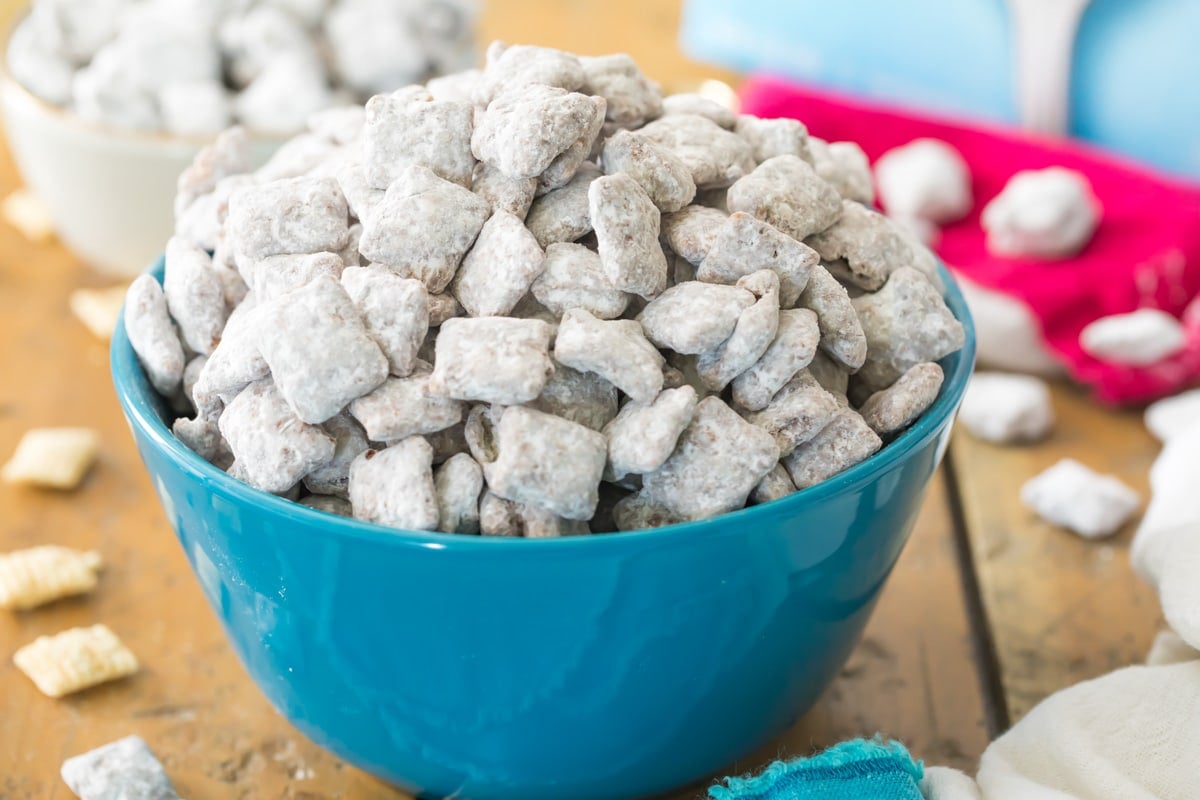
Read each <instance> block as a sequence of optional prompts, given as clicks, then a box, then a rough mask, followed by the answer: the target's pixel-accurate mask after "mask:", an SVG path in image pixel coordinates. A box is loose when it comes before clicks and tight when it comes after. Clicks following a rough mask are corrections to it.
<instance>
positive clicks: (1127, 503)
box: [1021, 458, 1141, 539]
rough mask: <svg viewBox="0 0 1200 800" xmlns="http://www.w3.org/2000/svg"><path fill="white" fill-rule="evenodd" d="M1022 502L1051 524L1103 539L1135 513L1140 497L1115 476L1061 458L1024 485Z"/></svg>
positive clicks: (1070, 459) (1073, 460) (1072, 460)
mask: <svg viewBox="0 0 1200 800" xmlns="http://www.w3.org/2000/svg"><path fill="white" fill-rule="evenodd" d="M1021 503H1022V504H1023V505H1025V506H1026V507H1028V508H1030V509H1031V510H1033V511H1034V512H1036V513H1037V515H1038V516H1039V517H1041V518H1042V519H1044V520H1046V521H1047V522H1049V523H1051V524H1053V525H1058V526H1061V527H1063V528H1066V529H1067V530H1070V531H1074V532H1075V533H1077V534H1079V535H1080V536H1083V537H1084V538H1086V539H1102V538H1104V537H1107V536H1112V535H1113V534H1114V533H1116V532H1117V531H1118V530H1120V529H1121V526H1122V525H1124V524H1125V523H1126V522H1127V521H1128V520H1129V518H1130V517H1132V516H1133V515H1134V514H1136V513H1137V510H1138V506H1140V505H1141V498H1140V497H1138V493H1137V492H1136V491H1134V490H1133V489H1131V488H1130V487H1129V486H1126V485H1125V484H1124V483H1122V482H1121V481H1120V480H1119V479H1118V478H1117V477H1116V476H1115V475H1104V474H1101V473H1099V472H1096V471H1094V470H1092V469H1090V468H1089V467H1087V466H1085V465H1083V464H1081V463H1079V462H1078V461H1076V460H1075V459H1072V458H1064V459H1062V460H1061V461H1059V462H1058V463H1056V464H1055V465H1054V466H1052V467H1050V468H1049V469H1047V470H1045V471H1043V472H1041V473H1039V474H1038V475H1035V476H1034V477H1032V478H1030V479H1029V480H1028V481H1026V482H1025V484H1024V485H1023V486H1022V487H1021Z"/></svg>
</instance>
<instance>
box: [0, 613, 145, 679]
mask: <svg viewBox="0 0 1200 800" xmlns="http://www.w3.org/2000/svg"><path fill="white" fill-rule="evenodd" d="M13 663H14V664H16V665H17V668H18V669H20V670H21V672H24V673H25V675H26V676H28V677H29V679H30V680H32V681H33V682H34V684H35V685H36V686H37V688H38V690H39V691H41V693H42V694H44V695H46V696H47V697H62V696H63V695H67V694H71V693H73V692H78V691H81V690H83V689H87V688H90V687H92V686H96V685H98V684H101V683H107V682H109V681H115V680H117V679H119V678H124V677H127V676H129V675H132V674H134V673H135V672H137V671H138V661H137V657H136V656H134V654H133V653H132V652H130V650H129V648H127V647H126V646H125V645H124V644H122V643H121V640H120V639H118V638H117V635H116V634H115V633H113V632H112V631H111V630H109V629H108V628H107V627H106V626H104V625H93V626H91V627H90V628H71V629H70V630H66V631H63V632H62V633H58V634H55V635H54V636H39V637H38V638H37V639H35V640H34V641H33V642H31V643H30V644H27V645H25V646H24V647H22V648H21V649H20V650H18V651H17V652H16V654H15V655H13Z"/></svg>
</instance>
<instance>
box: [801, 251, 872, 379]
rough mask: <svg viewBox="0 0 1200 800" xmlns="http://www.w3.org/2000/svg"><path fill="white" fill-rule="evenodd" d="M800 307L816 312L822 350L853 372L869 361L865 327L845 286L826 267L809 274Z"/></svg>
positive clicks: (819, 266)
mask: <svg viewBox="0 0 1200 800" xmlns="http://www.w3.org/2000/svg"><path fill="white" fill-rule="evenodd" d="M800 305H801V306H803V307H804V308H808V309H811V310H812V311H814V312H816V314H817V325H818V326H819V327H820V329H821V349H822V350H823V351H825V352H826V353H828V354H829V355H830V356H832V357H833V358H834V360H836V361H837V362H838V363H839V364H842V365H843V366H845V367H847V368H849V369H850V370H856V369H858V368H859V367H861V366H862V365H863V362H864V361H866V359H867V338H866V335H865V334H864V333H863V326H862V324H861V323H860V322H859V319H858V314H857V313H856V312H855V308H854V306H853V304H852V303H851V302H850V295H849V294H848V293H847V292H846V289H845V287H844V286H842V285H841V284H840V283H838V282H837V279H836V278H834V277H833V276H832V275H830V274H829V270H827V269H825V267H823V266H821V265H817V266H815V267H813V269H812V272H811V273H809V277H808V285H806V286H805V287H804V291H803V292H802V293H801V295H800Z"/></svg>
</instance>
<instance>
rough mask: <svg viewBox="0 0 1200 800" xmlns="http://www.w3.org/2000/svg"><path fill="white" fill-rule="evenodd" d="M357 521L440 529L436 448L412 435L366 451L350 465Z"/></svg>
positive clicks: (415, 528)
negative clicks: (434, 472) (434, 466)
mask: <svg viewBox="0 0 1200 800" xmlns="http://www.w3.org/2000/svg"><path fill="white" fill-rule="evenodd" d="M350 505H351V506H353V508H354V518H355V519H360V520H363V521H364V522H375V523H378V524H380V525H387V526H388V527H392V528H404V529H406V530H414V531H432V530H436V529H437V526H438V501H437V490H436V489H435V488H434V484H433V448H432V447H430V446H429V442H427V441H425V440H424V439H422V438H421V437H420V436H411V437H409V438H407V439H404V440H402V441H399V442H396V443H395V444H393V445H390V446H388V447H386V448H384V449H383V450H367V451H366V452H364V453H362V454H361V455H359V456H358V458H356V459H354V462H353V463H351V465H350Z"/></svg>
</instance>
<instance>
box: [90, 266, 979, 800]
mask: <svg viewBox="0 0 1200 800" xmlns="http://www.w3.org/2000/svg"><path fill="white" fill-rule="evenodd" d="M154 275H155V276H156V277H157V278H159V279H161V276H162V261H161V260H160V261H159V263H158V265H157V267H156V268H155V271H154ZM944 277H946V279H947V283H950V281H949V277H948V276H944ZM947 300H948V302H949V304H950V307H951V309H952V310H953V311H954V313H955V314H956V315H957V316H958V318H959V319H961V320H962V321H963V323H964V325H965V326H966V328H967V343H966V347H965V348H964V349H963V350H962V351H961V352H959V353H957V354H955V355H952V356H950V357H948V358H946V359H945V360H944V361H943V366H944V368H945V370H946V382H945V385H944V387H943V389H942V394H941V396H940V397H939V399H938V400H937V402H936V404H935V405H934V406H933V407H932V408H931V409H930V410H929V411H928V412H927V413H926V414H925V415H924V416H923V417H922V418H921V419H920V420H919V421H918V422H917V424H916V425H914V426H913V427H912V428H911V429H910V430H908V431H906V432H905V433H903V434H902V435H901V436H900V437H899V438H898V439H897V440H896V441H894V442H893V443H891V444H890V445H888V446H887V447H886V448H885V449H884V450H883V451H882V452H881V453H879V454H877V455H875V456H874V457H872V458H870V459H868V460H867V461H865V462H863V463H862V464H859V465H858V466H856V467H853V468H852V469H850V470H848V471H846V472H845V473H843V474H842V475H839V476H837V477H835V478H833V479H832V480H829V481H827V482H825V483H823V484H821V485H819V486H816V487H813V488H811V489H807V490H805V491H802V492H798V493H796V494H794V495H792V496H791V497H787V498H784V499H783V500H780V501H777V502H774V503H769V504H767V505H763V506H757V507H754V508H750V509H746V510H743V511H739V512H737V513H734V514H729V515H727V516H724V517H721V518H719V519H715V520H710V521H706V522H697V523H691V524H687V525H678V526H674V527H671V528H665V529H660V530H653V531H645V532H640V533H623V534H611V535H598V536H590V537H589V536H585V537H574V538H565V539H545V540H522V539H517V540H513V539H497V538H483V537H478V536H456V535H446V534H436V533H419V532H407V531H396V530H391V529H388V528H382V527H377V526H374V525H367V524H364V523H360V522H356V521H354V520H347V519H343V518H341V517H334V516H331V515H327V514H323V513H321V512H317V511H313V510H311V509H308V508H306V507H304V506H301V505H298V504H296V503H291V502H288V501H286V500H282V499H280V498H278V497H275V496H273V495H269V494H265V493H263V492H259V491H257V490H255V489H252V488H250V487H249V486H247V485H245V484H243V483H240V482H238V481H236V480H234V479H232V478H230V477H229V476H227V475H226V474H225V473H223V472H221V471H219V470H217V469H216V468H214V467H212V466H210V465H209V464H208V463H207V462H205V461H203V460H202V459H201V458H199V457H198V456H196V455H195V454H194V453H192V452H191V451H190V450H188V449H187V448H186V447H184V446H183V445H182V444H181V443H180V442H179V441H178V440H177V439H176V438H175V437H174V436H173V435H172V434H171V431H170V430H169V428H168V427H167V425H166V423H165V421H166V420H167V419H169V414H168V413H167V411H166V409H165V408H164V406H163V403H162V401H161V400H160V398H159V397H158V395H157V394H156V393H155V392H154V390H153V389H152V388H151V387H150V385H149V383H148V381H147V380H146V377H145V375H144V373H143V372H142V369H141V367H140V366H139V364H138V362H137V359H136V357H135V356H134V353H133V349H132V348H131V347H130V345H129V339H128V338H127V337H126V335H125V330H124V326H123V325H118V326H117V330H116V333H115V334H114V336H113V341H112V373H113V382H114V384H115V386H116V390H117V395H118V397H119V399H120V402H121V407H122V409H123V411H124V413H125V416H126V418H127V419H128V421H129V425H130V428H131V430H132V431H133V435H134V439H135V440H136V442H137V446H138V450H139V451H140V453H141V456H142V460H143V462H144V463H145V465H146V469H147V471H148V472H149V473H150V478H151V481H152V483H153V485H154V487H155V489H156V491H157V492H158V495H159V498H160V499H161V501H162V504H163V508H164V510H165V511H166V514H167V519H168V520H169V521H170V523H171V525H172V526H173V527H174V529H175V532H176V534H177V535H178V537H179V542H180V544H181V545H182V547H183V549H184V552H185V553H186V554H187V557H188V560H189V561H190V562H191V565H192V568H193V570H194V571H195V573H196V577H197V578H198V579H199V581H200V584H201V586H202V587H203V589H204V594H205V596H206V597H207V598H208V602H209V603H210V605H211V606H212V609H213V611H215V612H216V614H217V616H218V618H219V619H220V620H221V623H222V625H223V626H224V628H225V632H226V634H227V636H228V638H229V641H230V643H231V644H232V645H233V649H234V651H235V652H236V653H237V655H238V657H239V658H240V659H241V662H242V664H244V665H245V667H246V669H247V670H248V671H249V673H250V676H251V677H252V678H253V679H254V681H255V683H257V684H258V686H259V688H261V689H262V691H263V693H264V694H265V695H266V696H267V698H268V699H269V700H270V701H271V703H272V704H273V705H274V706H275V708H277V709H278V710H279V711H280V713H282V714H283V715H284V716H285V717H287V718H288V720H290V721H291V722H292V723H293V724H294V725H295V726H296V727H297V728H299V729H300V730H301V731H302V732H304V733H305V734H306V735H308V736H309V737H310V738H311V739H312V740H313V741H315V742H317V743H318V744H320V745H321V746H323V747H326V748H328V749H329V750H331V751H332V752H334V753H336V754H337V755H338V756H339V757H340V758H342V759H344V760H345V761H347V762H349V763H351V764H354V765H356V766H358V767H361V768H362V769H364V770H366V771H368V772H370V773H373V774H375V775H377V776H379V777H380V778H382V779H383V780H386V781H389V782H392V783H394V784H396V785H398V786H401V787H403V788H404V789H406V790H408V791H410V792H413V793H418V794H421V795H422V796H426V797H451V796H453V797H456V798H463V800H469V799H471V798H475V800H588V799H589V798H594V800H614V799H615V798H632V797H644V796H648V795H653V794H656V793H661V792H665V791H667V790H669V789H672V788H675V787H679V786H682V785H684V784H688V783H690V782H694V781H697V780H700V779H703V778H704V777H706V776H709V775H711V774H712V773H713V772H714V771H715V770H717V769H719V768H721V767H722V766H725V765H727V764H729V763H730V762H732V761H733V760H734V759H736V758H738V757H739V756H741V755H744V754H745V753H747V752H749V751H750V750H751V749H753V748H754V747H755V746H757V745H759V744H761V743H763V742H764V741H766V740H768V739H769V738H770V737H772V736H774V735H776V734H778V733H780V732H781V731H783V730H784V729H785V728H787V727H788V726H789V725H791V724H792V723H793V722H794V721H795V720H796V719H797V718H798V717H799V716H800V715H801V714H802V713H803V712H804V711H805V710H806V709H807V708H808V707H809V706H810V705H812V703H813V702H814V701H815V700H816V699H817V698H818V697H819V696H820V694H821V692H822V691H823V690H824V689H825V687H826V686H827V685H828V683H829V681H830V680H831V679H832V678H833V676H834V675H835V674H836V673H837V671H838V670H839V669H840V667H841V665H842V663H843V661H844V660H845V659H846V657H847V655H848V654H849V653H850V650H851V649H852V648H853V647H854V644H855V642H856V641H857V639H858V636H859V634H860V633H861V631H862V629H863V626H864V625H865V624H866V622H867V617H868V616H869V615H870V613H871V609H872V608H873V607H874V604H875V601H876V599H877V598H878V597H879V592H880V589H881V588H882V587H883V584H884V581H885V580H886V579H887V576H888V574H889V573H890V572H891V570H892V567H893V566H894V565H895V563H896V559H897V558H898V557H899V555H900V551H901V549H902V548H903V547H904V543H905V541H906V540H907V539H908V535H909V533H910V531H911V530H912V526H913V523H914V521H915V519H916V516H917V512H918V510H919V508H920V506H921V502H922V500H923V498H924V497H925V491H926V489H927V488H928V485H929V480H930V478H931V477H932V475H933V473H934V470H935V469H936V468H937V465H938V463H939V462H940V460H941V457H942V454H943V452H944V451H945V448H946V443H947V441H948V439H949V436H950V427H951V422H952V420H953V417H954V412H955V410H956V409H957V407H958V404H959V402H960V400H961V399H962V394H963V390H964V389H965V387H966V384H967V379H968V377H969V376H970V373H971V367H972V364H973V361H974V346H975V336H974V331H973V329H972V327H971V322H970V319H969V317H968V314H967V310H966V305H965V303H964V301H963V298H962V295H961V294H959V292H958V289H957V288H955V287H954V286H951V288H950V293H949V296H948V298H947Z"/></svg>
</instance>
